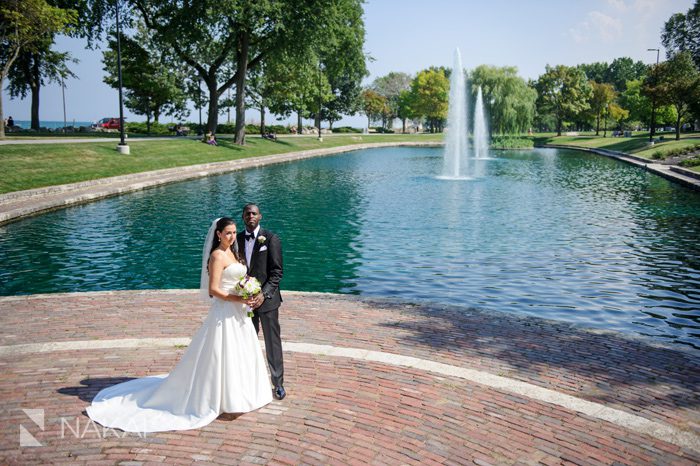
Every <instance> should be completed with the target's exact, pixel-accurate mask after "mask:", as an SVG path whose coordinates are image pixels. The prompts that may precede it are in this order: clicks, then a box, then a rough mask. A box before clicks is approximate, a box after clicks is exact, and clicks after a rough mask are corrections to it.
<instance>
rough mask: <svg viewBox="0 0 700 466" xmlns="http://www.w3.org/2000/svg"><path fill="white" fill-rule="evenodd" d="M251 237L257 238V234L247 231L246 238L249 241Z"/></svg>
mask: <svg viewBox="0 0 700 466" xmlns="http://www.w3.org/2000/svg"><path fill="white" fill-rule="evenodd" d="M249 239H255V235H254V234H251V233H246V234H245V240H246V241H248V240H249Z"/></svg>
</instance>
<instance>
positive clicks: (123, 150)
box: [116, 0, 129, 155]
mask: <svg viewBox="0 0 700 466" xmlns="http://www.w3.org/2000/svg"><path fill="white" fill-rule="evenodd" d="M116 6H117V15H116V16H117V75H118V77H119V145H118V146H117V151H119V153H120V154H124V155H129V145H128V144H127V143H126V141H125V140H124V138H125V135H124V100H123V96H122V46H121V29H120V27H119V0H117V2H116Z"/></svg>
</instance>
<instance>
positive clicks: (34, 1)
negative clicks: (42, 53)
mask: <svg viewBox="0 0 700 466" xmlns="http://www.w3.org/2000/svg"><path fill="white" fill-rule="evenodd" d="M74 21H75V12H74V11H72V10H64V9H61V8H56V7H53V6H51V5H49V4H48V3H46V0H4V1H3V4H2V6H0V89H2V88H4V87H5V78H7V76H8V75H9V73H10V68H11V67H12V65H13V64H14V62H15V61H16V60H17V58H18V57H19V55H20V53H21V52H23V51H29V52H32V51H36V50H38V49H39V48H40V47H41V44H42V41H44V40H46V38H47V37H52V36H53V35H54V34H56V33H58V32H60V31H63V30H65V29H66V28H67V27H69V25H70V24H72V23H73V22H74ZM0 137H5V116H4V114H3V111H2V96H1V95H0Z"/></svg>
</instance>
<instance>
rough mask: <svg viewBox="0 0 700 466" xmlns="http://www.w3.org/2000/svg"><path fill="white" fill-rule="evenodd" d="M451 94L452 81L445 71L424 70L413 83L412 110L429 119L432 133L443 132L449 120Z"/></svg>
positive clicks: (438, 69) (437, 69)
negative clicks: (446, 121) (448, 110)
mask: <svg viewBox="0 0 700 466" xmlns="http://www.w3.org/2000/svg"><path fill="white" fill-rule="evenodd" d="M449 93H450V81H449V79H448V76H447V75H446V73H445V71H444V69H440V68H429V69H427V70H423V71H421V72H419V73H418V75H417V76H416V77H415V78H413V81H412V82H411V94H412V99H411V100H412V102H413V104H412V106H411V108H412V109H413V111H414V113H415V114H416V115H420V116H424V117H425V118H426V119H427V121H428V125H430V132H431V133H434V132H436V131H441V130H442V126H443V125H444V123H445V120H446V119H447V107H448V99H449Z"/></svg>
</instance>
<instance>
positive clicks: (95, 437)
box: [0, 290, 700, 465]
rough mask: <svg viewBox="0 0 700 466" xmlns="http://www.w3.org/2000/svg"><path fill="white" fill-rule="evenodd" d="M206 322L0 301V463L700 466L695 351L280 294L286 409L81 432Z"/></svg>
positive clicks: (108, 302)
mask: <svg viewBox="0 0 700 466" xmlns="http://www.w3.org/2000/svg"><path fill="white" fill-rule="evenodd" d="M206 311H207V309H206V305H205V304H203V303H201V302H199V301H198V299H197V293H196V291H195V290H170V291H167V290H166V291H118V292H103V293H72V294H52V295H33V296H17V297H0V326H1V328H3V332H2V334H1V335H0V365H2V372H3V377H2V380H0V401H1V402H2V403H1V405H0V419H1V420H2V422H0V463H2V464H15V463H17V464H19V463H22V464H27V463H30V464H31V463H45V462H49V463H51V462H61V463H71V464H91V465H92V464H119V463H122V464H148V463H151V464H157V463H163V462H165V463H169V464H193V463H198V462H208V463H216V464H318V465H321V464H378V465H379V464H443V463H445V464H479V465H485V464H586V465H589V464H593V465H596V464H634V465H638V464H677V465H686V464H687V465H693V464H698V463H700V408H699V404H700V393H699V392H698V386H700V385H699V382H700V364H699V363H698V358H697V356H698V353H697V351H695V350H690V349H684V348H683V347H680V348H676V347H674V348H669V347H663V346H658V345H654V344H651V343H650V342H648V341H646V340H643V339H635V338H630V337H625V336H622V335H620V334H616V333H612V332H600V331H596V332H593V331H587V330H584V329H581V328H578V327H576V326H572V325H568V324H563V323H557V322H552V321H544V320H539V319H534V318H523V317H517V316H513V315H510V314H505V313H486V312H483V311H478V310H473V309H463V308H454V307H444V306H443V307H438V306H432V305H430V304H407V303H402V302H399V301H390V300H372V299H360V298H356V297H352V296H340V295H329V294H314V293H293V292H288V293H286V294H285V302H284V304H283V307H282V310H281V323H282V331H283V340H284V344H285V352H284V356H285V368H286V376H285V379H286V383H285V386H286V388H287V391H288V396H287V398H286V399H284V400H282V401H274V402H272V403H271V404H269V405H268V406H266V407H264V408H263V409H261V410H259V411H257V412H253V413H247V414H243V415H240V416H233V415H222V416H221V417H220V418H219V419H217V420H216V421H214V422H213V423H211V424H210V425H208V426H206V427H205V428H202V429H198V430H193V431H184V432H165V433H155V434H148V435H147V436H145V437H140V436H138V435H137V434H125V433H123V432H120V431H113V430H109V429H107V430H103V429H102V428H101V427H99V426H97V425H95V424H91V423H90V421H89V419H88V418H87V417H86V416H85V413H84V411H85V408H86V407H87V406H88V404H89V402H90V400H91V399H92V398H93V397H94V395H95V394H96V393H97V392H98V391H99V390H100V389H102V388H103V387H106V386H109V385H112V384H114V383H117V382H121V381H124V380H128V379H130V378H133V377H142V376H146V375H152V374H160V373H165V372H167V371H168V370H169V369H170V368H171V367H173V365H174V364H175V363H176V361H177V360H178V358H179V357H180V356H181V355H182V353H183V351H184V347H185V346H186V345H187V343H188V342H189V337H191V336H192V334H193V333H194V332H195V330H196V328H197V327H198V326H199V324H200V322H201V321H202V319H203V317H204V316H205V314H206ZM32 445H33V446H32Z"/></svg>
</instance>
